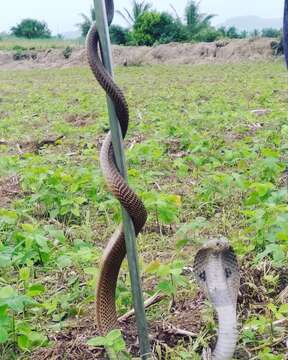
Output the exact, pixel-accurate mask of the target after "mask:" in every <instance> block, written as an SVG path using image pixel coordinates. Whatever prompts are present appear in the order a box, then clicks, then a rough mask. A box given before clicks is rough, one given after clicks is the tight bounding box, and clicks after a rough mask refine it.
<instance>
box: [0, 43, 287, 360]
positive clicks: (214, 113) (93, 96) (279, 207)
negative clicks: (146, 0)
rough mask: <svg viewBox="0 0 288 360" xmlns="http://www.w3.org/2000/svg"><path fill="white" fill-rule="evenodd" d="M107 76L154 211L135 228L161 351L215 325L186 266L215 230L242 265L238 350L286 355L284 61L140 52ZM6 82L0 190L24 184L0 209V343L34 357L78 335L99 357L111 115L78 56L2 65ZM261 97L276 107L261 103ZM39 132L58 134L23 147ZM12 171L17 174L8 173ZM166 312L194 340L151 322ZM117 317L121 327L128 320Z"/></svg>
mask: <svg viewBox="0 0 288 360" xmlns="http://www.w3.org/2000/svg"><path fill="white" fill-rule="evenodd" d="M0 44H1V43H0ZM0 46H1V45H0ZM45 46H46V45H45ZM116 76H117V82H118V83H119V85H121V87H122V88H123V89H124V91H125V93H126V94H127V99H128V102H129V105H130V109H131V125H130V128H129V134H128V137H127V146H126V148H127V151H126V154H127V159H128V163H129V177H130V183H131V185H132V186H133V188H134V189H135V190H136V191H137V193H139V194H140V196H141V197H142V198H143V200H144V202H145V204H146V206H147V209H148V210H149V220H148V223H147V226H146V230H145V231H144V232H143V233H142V234H141V235H140V237H139V240H138V243H139V253H140V255H141V268H142V271H143V276H144V288H145V297H148V296H150V295H151V294H152V293H153V292H154V291H157V290H159V291H161V292H164V293H165V294H166V295H167V301H164V302H162V303H161V304H159V305H157V307H156V308H151V309H150V310H149V312H148V317H149V322H150V324H151V329H152V330H151V331H152V332H153V334H154V333H155V341H154V343H155V352H156V353H157V354H158V357H160V356H164V355H163V354H164V353H165V354H166V358H171V359H190V358H193V359H197V356H198V355H199V354H200V353H201V350H202V348H203V346H205V345H207V344H210V343H211V342H212V343H213V341H214V340H215V334H216V333H215V330H216V329H215V320H214V318H213V314H212V311H211V308H210V307H209V306H207V304H206V303H205V302H204V299H203V298H201V297H199V294H198V293H197V288H196V285H195V282H194V281H193V280H192V279H191V274H190V273H189V272H188V273H187V272H186V271H184V272H183V269H184V268H185V269H186V268H187V267H188V268H189V266H191V265H192V261H193V255H194V254H195V250H196V249H197V246H198V245H199V244H200V243H201V242H202V241H204V240H205V239H207V238H209V237H219V236H220V235H223V236H226V237H227V238H229V239H230V241H231V243H232V244H233V246H234V247H235V249H236V252H237V254H238V256H239V258H240V262H241V267H242V285H241V298H240V304H239V312H240V319H239V323H240V324H241V329H242V330H241V335H240V340H239V344H238V349H237V354H236V356H235V359H250V358H255V359H256V358H257V359H258V358H259V359H263V360H264V359H275V360H277V359H284V356H285V351H286V350H285V346H286V345H285V338H287V333H288V329H287V322H286V323H285V321H284V320H283V319H284V318H285V317H287V312H288V309H287V304H285V300H284V301H283V299H282V298H281V299H282V300H280V298H279V295H280V293H281V292H282V291H283V290H284V289H285V288H286V287H287V285H288V281H287V250H288V228H287V217H288V215H287V214H288V212H287V210H288V208H287V200H288V193H287V183H288V180H287V171H286V169H287V148H288V126H287V120H288V115H287V100H288V87H287V79H288V75H287V72H286V71H285V68H284V66H283V65H282V64H281V63H278V62H274V63H257V64H237V65H236V64H235V65H202V66H147V67H133V68H118V69H117V70H116ZM0 92H1V99H0V101H1V110H0V154H1V156H0V174H1V176H0V183H1V186H2V189H4V190H5V197H6V198H7V197H8V198H9V191H10V192H11V191H12V192H13V191H14V190H15V187H16V189H17V194H16V195H17V196H15V194H13V196H12V195H11V197H10V200H9V199H8V200H9V201H8V200H7V199H6V200H5V203H3V205H1V206H2V207H1V208H0V249H1V252H0V325H1V326H0V329H1V331H0V354H1V355H0V356H2V358H3V359H10V358H11V359H12V358H13V356H14V358H17V359H25V358H27V356H32V357H31V358H33V356H34V358H35V359H36V358H37V355H29V354H31V352H33V351H37V349H38V348H39V347H42V348H44V350H43V349H42V350H41V351H42V354H43V351H46V350H47V349H49V348H51V347H52V352H53V347H54V348H56V349H57V351H58V355H59V351H60V350H59V349H62V350H61V351H63V353H61V356H62V358H65V356H66V355H67V354H68V353H70V352H69V351H70V350H71V344H74V345H75V344H77V346H76V350H75V351H76V352H77V351H79V349H81V351H82V357H81V358H82V359H83V358H84V354H85V356H86V355H87V354H88V355H87V359H88V358H89V356H90V355H91V358H93V357H92V355H93V352H89V349H88V348H87V347H86V346H85V342H86V341H87V340H88V339H89V337H91V336H93V335H94V333H93V329H92V325H91V324H93V318H92V317H91V313H92V310H91V309H92V308H93V301H94V296H95V295H94V289H95V279H96V276H97V264H98V261H99V260H100V258H101V253H102V249H103V247H104V245H105V243H106V241H107V239H108V237H109V236H110V235H111V233H112V232H113V230H114V229H115V226H116V225H115V224H116V222H118V221H119V218H120V214H119V209H118V206H117V203H116V201H115V200H114V199H113V198H112V196H111V195H110V194H108V193H107V192H106V187H105V185H104V181H103V179H102V176H101V172H100V170H99V148H100V145H101V141H102V140H103V136H104V134H105V132H106V131H107V129H108V121H107V111H106V103H105V96H104V94H103V93H102V91H101V90H100V88H99V87H98V86H97V85H96V84H95V81H94V79H93V77H92V75H91V73H90V71H89V70H88V69H86V68H71V69H62V70H44V71H43V70H33V71H11V72H8V71H5V72H0ZM256 109H266V110H269V111H264V112H262V113H261V112H260V113H261V114H262V116H259V114H260V113H255V112H253V110H256ZM257 114H258V115H257ZM81 119H83V121H81ZM47 137H48V138H49V137H51V138H53V139H57V138H59V141H58V142H57V143H56V144H53V146H50V145H49V144H47V146H44V147H41V149H39V151H37V152H35V151H33V150H31V151H29V147H28V150H27V147H26V148H25V149H26V150H25V151H23V147H22V151H21V146H20V148H19V146H18V145H19V144H31V143H39V142H41V141H43V139H47ZM60 137H61V138H60ZM1 144H2V145H1ZM7 179H8V180H9V179H17V184H16V183H15V184H14V183H13V184H14V185H13V186H10V187H7V186H6V185H5V184H6V183H7V184H8V183H9V182H7V181H8V180H7ZM9 181H10V180H9ZM4 185H5V186H6V187H5V188H4ZM4 190H3V191H4ZM126 274H127V265H126V264H124V267H123V272H122V274H121V277H120V281H119V286H118V291H117V306H118V309H119V313H121V314H123V313H125V312H126V311H127V310H128V309H129V308H130V307H131V298H130V293H129V281H128V280H127V276H126ZM256 290H257V291H256ZM195 301H196V303H195ZM286 302H287V299H286ZM171 304H172V306H171ZM191 304H192V305H191ZM195 304H196V305H197V306H195ZM175 308H176V309H177V311H179V312H180V315H177V312H176V315H175V314H174V313H173V309H174V311H175ZM183 314H185V316H184V317H183ZM195 318H196V319H197V324H195V321H194V322H193V319H195ZM163 319H164V324H166V325H167V326H168V325H169V324H173V325H174V326H177V327H178V328H179V327H182V328H183V329H184V330H187V331H192V332H193V331H197V332H199V337H198V339H197V340H196V339H194V340H192V341H190V342H188V341H187V339H182V338H181V337H180V338H176V340H177V341H170V342H169V341H168V340H167V339H168V337H167V336H166V335H165V334H166V333H165V331H166V330H165V329H166V328H165V326H164V327H163V328H161V329H162V330H161V331H160V332H159V326H158V325H159V323H162V324H163ZM179 319H180V320H181V321H179ZM157 324H158V325H157ZM279 324H280V325H279ZM157 326H158V327H157ZM168 327H169V326H168ZM89 329H92V330H91V331H90V330H89ZM129 329H130V330H129ZM157 329H158V330H157ZM126 330H127V334H128V337H129V331H131V328H130V327H129V328H128V329H126ZM56 332H58V334H60V335H58V336H57V338H55V337H54V339H55V340H56V344H55V343H54V342H53V340H51V339H53V337H52V334H55V333H56ZM157 333H158V335H157ZM65 334H66V335H65ZM67 334H68V335H67ZM83 334H84V335H83ZM133 334H135V333H133V331H132V335H131V336H130V340H129V341H130V343H131V344H132V345H133V341H134V342H135V336H134V338H133ZM161 334H164V335H165V336H162V337H161ZM69 336H70V338H71V343H69V341H68V340H67V339H69ZM169 336H171V334H170V335H169ZM75 337H76V343H75ZM133 339H134V340H133ZM72 340H73V341H72ZM67 343H68V346H67ZM61 344H62V345H63V344H66V347H65V346H64V345H63V346H61ZM134 345H135V344H134ZM47 351H51V350H47ZM65 351H66V355H65ZM76 352H75V353H76ZM13 354H14V355H13ZM15 354H16V355H15ZM89 354H90V355H89ZM197 354H198V355H197ZM38 358H39V357H38ZM85 358H86V357H85Z"/></svg>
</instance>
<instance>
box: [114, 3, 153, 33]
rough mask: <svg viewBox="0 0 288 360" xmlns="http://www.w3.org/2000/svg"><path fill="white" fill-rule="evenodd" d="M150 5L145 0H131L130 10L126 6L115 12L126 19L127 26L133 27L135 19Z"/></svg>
mask: <svg viewBox="0 0 288 360" xmlns="http://www.w3.org/2000/svg"><path fill="white" fill-rule="evenodd" d="M151 7H152V4H150V3H149V2H147V0H142V1H137V0H132V11H129V10H128V9H127V8H124V10H123V12H122V11H120V10H117V14H118V15H120V16H121V17H122V19H124V20H125V21H126V23H127V24H128V26H129V27H133V26H134V24H135V23H136V21H137V19H139V17H140V16H141V15H143V14H144V13H145V12H147V11H149V10H150V9H151Z"/></svg>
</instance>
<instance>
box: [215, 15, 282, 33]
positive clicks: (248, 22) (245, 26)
mask: <svg viewBox="0 0 288 360" xmlns="http://www.w3.org/2000/svg"><path fill="white" fill-rule="evenodd" d="M220 26H225V27H231V26H235V27H236V28H237V29H238V30H247V31H253V30H255V29H257V30H262V29H265V28H273V29H281V28H282V26H283V19H281V18H274V19H264V18H261V17H259V16H237V17H234V18H231V19H228V20H226V21H225V22H224V23H223V24H220V25H219V27H220Z"/></svg>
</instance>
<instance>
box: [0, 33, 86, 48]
mask: <svg viewBox="0 0 288 360" xmlns="http://www.w3.org/2000/svg"><path fill="white" fill-rule="evenodd" d="M83 43H84V40H81V39H78V40H63V39H58V38H51V39H26V38H16V37H13V36H9V37H2V38H1V37H0V50H1V51H17V50H18V51H19V50H23V51H24V50H35V51H41V50H47V49H64V48H66V47H67V46H70V47H71V48H78V47H80V46H83Z"/></svg>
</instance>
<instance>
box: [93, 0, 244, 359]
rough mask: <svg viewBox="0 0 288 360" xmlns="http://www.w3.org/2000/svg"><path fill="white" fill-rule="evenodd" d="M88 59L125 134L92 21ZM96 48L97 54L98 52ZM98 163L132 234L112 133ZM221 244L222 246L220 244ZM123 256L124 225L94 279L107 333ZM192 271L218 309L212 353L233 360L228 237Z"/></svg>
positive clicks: (132, 200)
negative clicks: (214, 346)
mask: <svg viewBox="0 0 288 360" xmlns="http://www.w3.org/2000/svg"><path fill="white" fill-rule="evenodd" d="M105 2H106V9H107V18H108V23H109V25H110V24H111V22H112V20H113V16H114V4H113V0H105ZM86 48H87V58H88V62H89V65H90V68H91V70H92V72H93V74H94V76H95V78H96V79H97V81H98V82H99V84H100V85H101V87H102V88H103V89H104V90H105V92H106V93H107V94H108V96H109V97H110V99H111V100H112V102H113V103H114V105H115V109H116V114H117V117H118V120H119V122H120V126H121V130H122V135H123V138H125V135H126V133H127V129H128V123H129V111H128V105H127V102H126V100H125V97H124V95H123V92H122V91H121V90H120V89H119V87H118V86H117V85H116V84H115V82H114V81H113V79H112V78H111V76H110V75H109V74H108V73H107V71H106V70H105V68H104V66H103V64H102V60H101V55H100V54H101V46H100V41H99V36H98V32H97V28H96V25H95V24H93V25H92V27H91V29H90V30H89V33H88V35H87V40H86ZM99 53H100V54H99ZM100 165H101V168H102V171H103V173H104V177H105V179H106V182H107V184H108V187H109V189H110V191H111V192H112V194H113V195H114V196H115V197H116V198H117V199H118V200H119V202H120V203H121V205H122V206H123V207H124V208H125V209H126V211H127V212H128V214H129V215H130V216H131V218H132V221H133V224H134V228H135V233H136V235H137V234H139V232H140V231H141V229H142V228H143V226H144V224H145V222H146V219H147V213H146V210H145V207H144V205H143V203H142V202H141V200H140V199H139V198H138V196H137V195H136V194H135V193H134V192H133V191H132V190H131V189H130V188H129V186H128V185H127V184H126V182H125V180H124V179H123V178H122V176H121V175H120V174H119V171H118V169H117V166H116V164H115V158H114V154H113V147H112V140H111V133H110V132H109V133H108V134H107V136H106V138H105V140H104V143H103V146H102V149H101V154H100ZM219 244H220V245H219ZM125 255H126V249H125V238H124V231H123V226H122V225H121V226H120V227H119V228H118V229H117V230H116V232H115V233H114V234H113V236H112V237H111V239H110V240H109V243H108V245H107V247H106V249H105V251H104V255H103V258H102V261H101V265H100V272H99V278H98V283H97V298H96V323H97V327H98V331H99V333H100V335H106V334H107V333H109V332H110V331H111V330H112V329H115V328H117V327H118V323H117V313H116V305H115V291H116V284H117V278H118V275H119V271H120V267H121V264H122V261H123V259H124V257H125ZM194 268H195V273H196V277H197V279H198V280H199V283H200V284H201V286H203V287H204V289H205V290H206V292H207V294H208V296H209V297H210V300H211V301H212V302H213V303H214V305H215V307H216V310H217V312H218V317H219V323H220V331H219V339H218V343H217V345H216V349H215V352H214V354H213V358H214V359H217V360H220V359H221V360H225V359H227V360H228V359H231V357H232V355H233V352H234V348H235V341H236V337H237V333H236V327H235V326H236V308H235V305H236V298H237V293H238V290H237V286H238V271H237V261H236V258H235V257H234V255H233V253H232V252H231V250H230V248H229V247H228V246H227V243H226V242H223V241H220V242H219V243H211V242H210V243H208V244H207V245H206V246H204V247H203V248H202V249H201V250H200V251H199V252H198V254H197V256H196V259H195V267H194Z"/></svg>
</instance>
